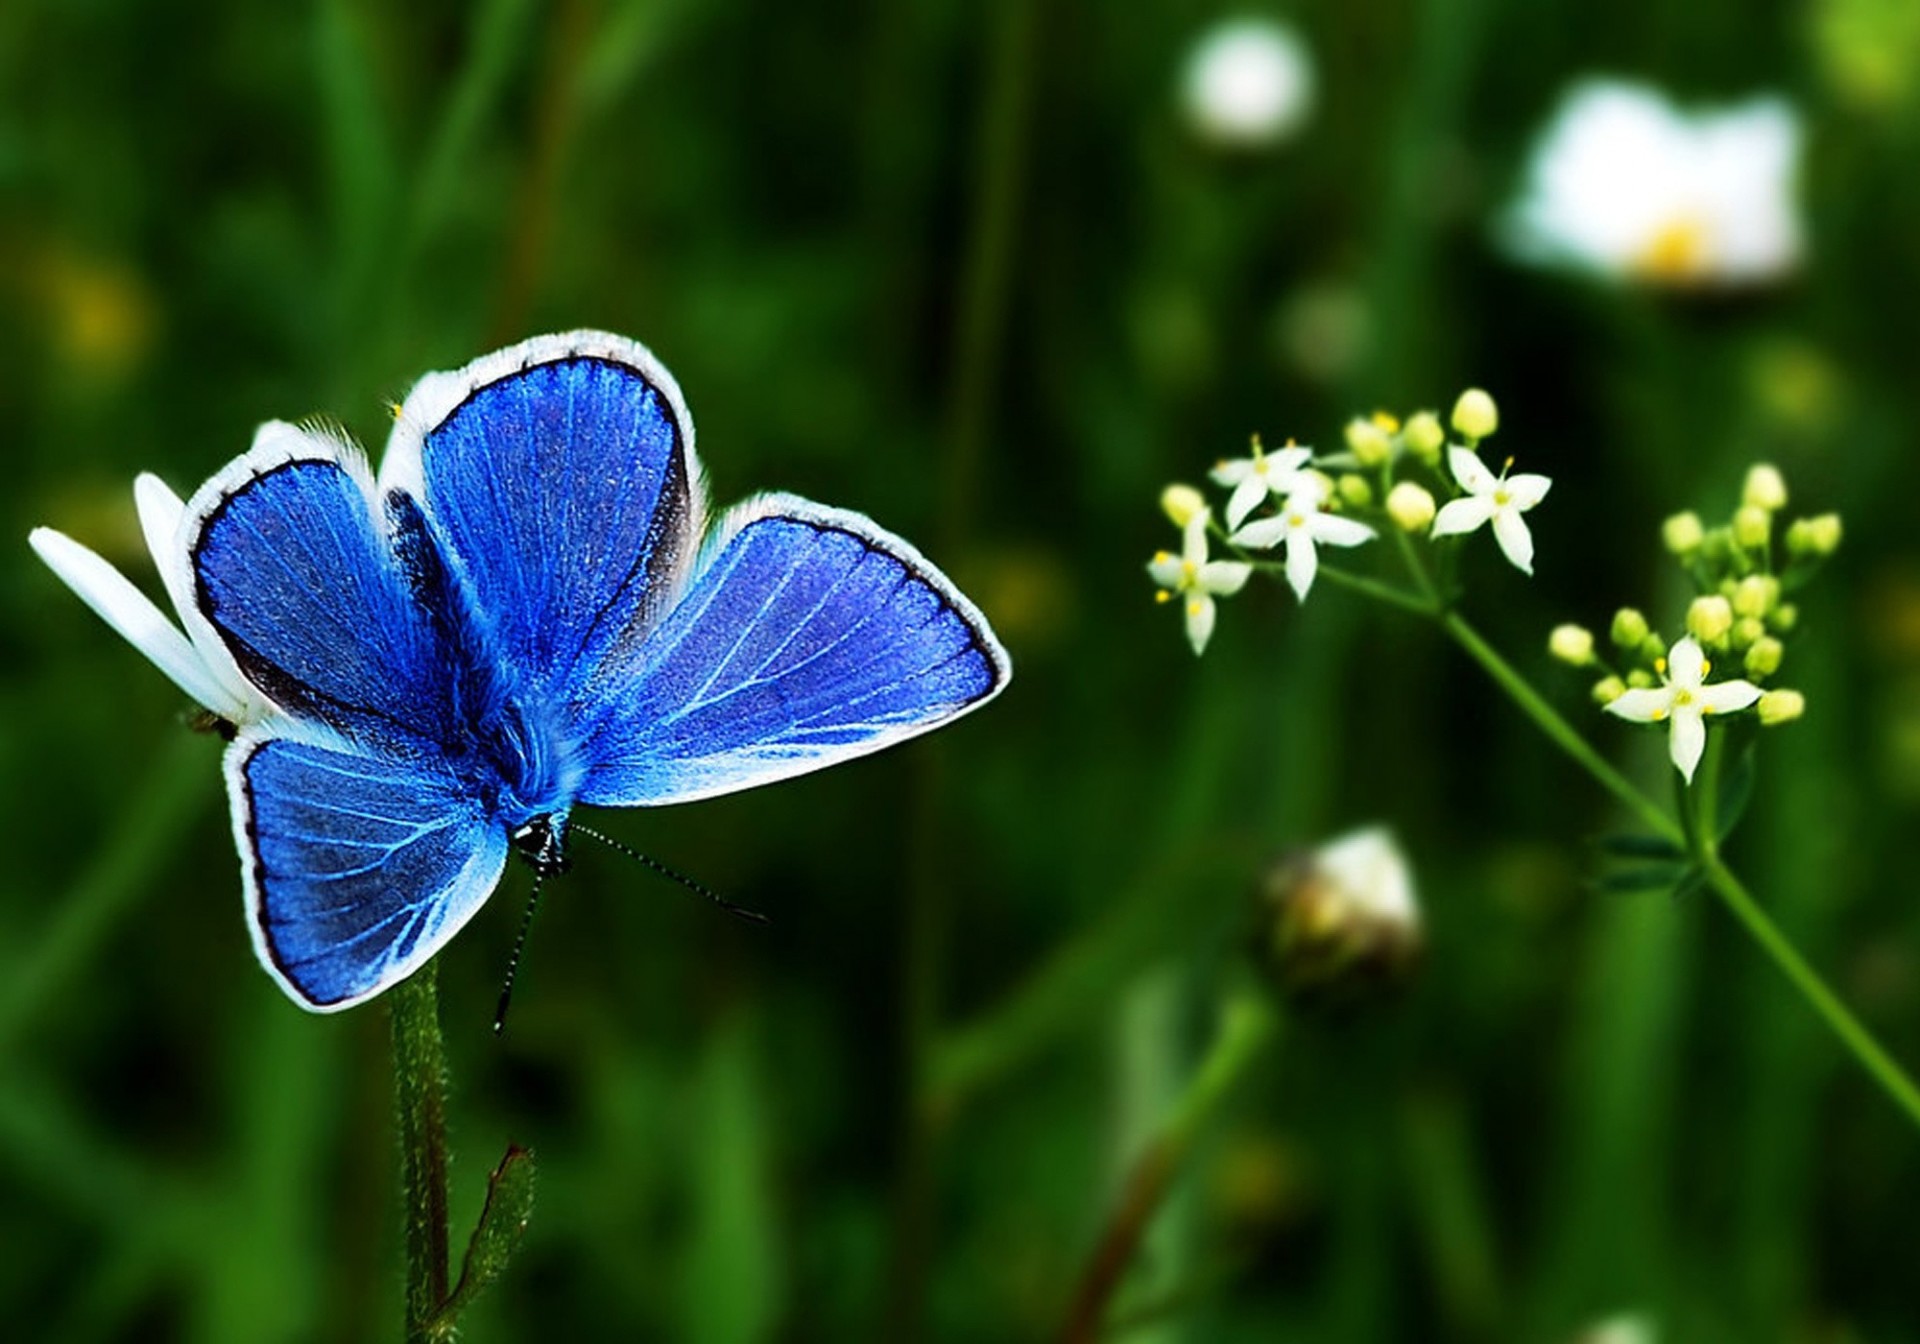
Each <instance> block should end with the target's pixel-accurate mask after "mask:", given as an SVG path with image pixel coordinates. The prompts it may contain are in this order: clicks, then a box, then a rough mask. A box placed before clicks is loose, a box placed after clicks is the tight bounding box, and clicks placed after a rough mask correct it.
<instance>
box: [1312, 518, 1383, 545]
mask: <svg viewBox="0 0 1920 1344" xmlns="http://www.w3.org/2000/svg"><path fill="white" fill-rule="evenodd" d="M1306 528H1307V531H1309V532H1311V533H1313V539H1314V540H1315V541H1324V542H1326V543H1327V544H1328V545H1329V546H1358V545H1360V544H1361V543H1362V542H1367V541H1372V540H1373V539H1374V537H1375V536H1376V535H1377V534H1376V533H1375V532H1374V530H1373V529H1372V528H1370V527H1368V526H1367V525H1366V524H1365V523H1357V522H1355V521H1354V520H1353V519H1351V518H1342V517H1340V516H1339V515H1338V514H1332V513H1315V514H1313V515H1312V516H1310V517H1309V518H1308V519H1307V521H1306Z"/></svg>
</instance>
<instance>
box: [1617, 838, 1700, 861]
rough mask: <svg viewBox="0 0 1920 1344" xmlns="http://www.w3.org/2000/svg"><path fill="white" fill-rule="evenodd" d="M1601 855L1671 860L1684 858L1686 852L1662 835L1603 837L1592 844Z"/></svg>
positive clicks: (1619, 857) (1618, 857)
mask: <svg viewBox="0 0 1920 1344" xmlns="http://www.w3.org/2000/svg"><path fill="white" fill-rule="evenodd" d="M1594 845H1595V847H1596V848H1598V849H1599V851H1600V852H1601V853H1602V854H1605V855H1607V856H1608V857H1609V858H1615V859H1660V860H1673V859H1681V858H1685V857H1686V851H1685V850H1684V849H1682V848H1680V846H1678V845H1676V844H1674V843H1673V841H1671V840H1669V839H1667V838H1666V837H1665V836H1663V835H1633V834H1628V833H1621V834H1618V835H1603V836H1601V837H1600V838H1599V839H1598V840H1596V841H1595V842H1594Z"/></svg>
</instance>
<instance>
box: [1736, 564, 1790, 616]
mask: <svg viewBox="0 0 1920 1344" xmlns="http://www.w3.org/2000/svg"><path fill="white" fill-rule="evenodd" d="M1732 596H1733V611H1734V614H1735V615H1736V616H1765V615H1766V614H1767V613H1768V612H1770V611H1772V610H1773V607H1774V604H1775V603H1776V602H1778V601H1779V600H1780V580H1778V579H1776V578H1774V577H1773V575H1771V574H1749V575H1747V577H1746V578H1744V579H1742V580H1740V582H1739V583H1738V584H1736V585H1735V586H1734V590H1733V594H1732Z"/></svg>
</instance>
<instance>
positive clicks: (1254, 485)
mask: <svg viewBox="0 0 1920 1344" xmlns="http://www.w3.org/2000/svg"><path fill="white" fill-rule="evenodd" d="M1266 497H1267V479H1266V477H1264V476H1262V475H1260V474H1259V473H1257V472H1248V473H1247V478H1246V479H1245V480H1243V481H1241V482H1240V484H1238V485H1236V486H1235V487H1234V488H1233V495H1232V496H1231V497H1230V498H1229V499H1228V500H1227V526H1228V527H1229V528H1235V527H1238V526H1240V524H1241V522H1242V521H1243V520H1244V519H1245V518H1246V516H1247V515H1248V514H1250V513H1252V512H1253V511H1254V510H1255V509H1257V508H1259V507H1260V505H1261V503H1262V501H1264V500H1265V499H1266Z"/></svg>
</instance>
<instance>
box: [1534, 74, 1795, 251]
mask: <svg viewBox="0 0 1920 1344" xmlns="http://www.w3.org/2000/svg"><path fill="white" fill-rule="evenodd" d="M1799 156H1800V123H1799V119H1798V117H1797V115H1796V114H1795V112H1794V110H1793V109H1792V107H1790V106H1789V105H1788V104H1787V103H1786V102H1784V101H1782V100H1781V99H1778V98H1771V97H1767V98H1757V99H1754V100H1752V101H1751V102H1748V103H1745V104H1742V105H1740V106H1736V107H1731V108H1727V109H1725V110H1723V111H1718V112H1700V113H1686V112H1682V111H1680V110H1678V109H1676V108H1675V107H1674V106H1673V105H1672V104H1671V103H1670V102H1668V100H1667V99H1666V98H1665V97H1664V96H1662V95H1661V94H1660V93H1659V92H1658V91H1656V90H1654V89H1651V88H1647V87H1645V86H1642V85H1638V84H1629V83H1622V82H1619V81H1612V80H1598V81H1591V82H1588V83H1585V84H1582V85H1580V86H1578V87H1576V88H1575V89H1574V90H1572V91H1571V92H1570V93H1569V94H1568V95H1567V97H1566V100H1565V101H1564V102H1563V103H1562V104H1561V107H1560V111H1559V113H1558V115H1557V116H1556V117H1555V119H1554V121H1553V123H1552V125H1551V126H1549V127H1548V129H1547V131H1546V132H1545V133H1544V134H1543V135H1542V136H1541V138H1540V140H1539V142H1538V144H1537V145H1536V147H1535V149H1534V153H1533V160H1532V165H1531V168H1530V169H1529V173H1528V182H1527V187H1526V189H1525V191H1524V193H1523V195H1522V197H1521V199H1520V201H1519V202H1518V204H1516V205H1515V207H1514V208H1513V211H1512V214H1511V216H1510V217H1509V219H1508V221H1507V231H1508V234H1509V236H1510V239H1511V242H1512V245H1513V248H1514V250H1515V252H1516V253H1518V254H1519V255H1520V256H1521V257H1522V258H1524V259H1526V260H1529V261H1534V262H1540V263H1544V264H1549V265H1563V266H1570V267H1574V268H1577V269H1582V270H1587V271H1591V272H1594V273H1596V274H1600V275H1604V276H1608V277H1611V278H1614V279H1634V280H1641V281H1647V282H1651V283H1655V284H1668V285H1698V284H1722V285H1738V284H1751V283H1754V282H1757V281H1764V280H1769V279H1772V278H1774V277H1776V276H1778V275H1781V274H1783V273H1784V272H1787V271H1789V270H1791V269H1792V268H1793V267H1794V265H1795V264H1796V263H1797V261H1798V260H1799V255H1800V221H1799V218H1798V214H1797V212H1796V209H1795V204H1794V200H1793V179H1794V173H1795V169H1796V166H1797V163H1798V160H1799Z"/></svg>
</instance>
